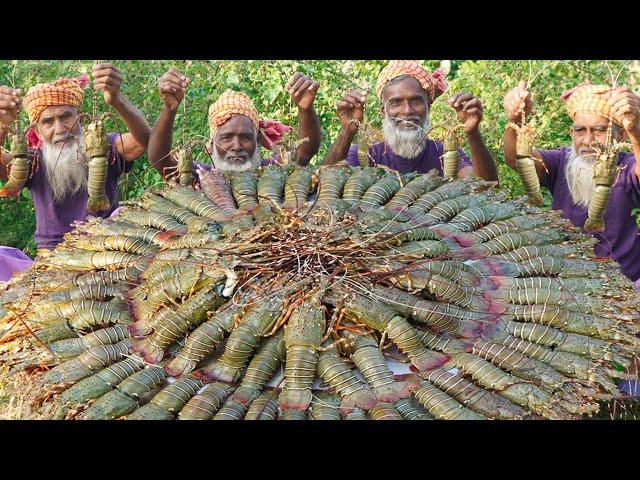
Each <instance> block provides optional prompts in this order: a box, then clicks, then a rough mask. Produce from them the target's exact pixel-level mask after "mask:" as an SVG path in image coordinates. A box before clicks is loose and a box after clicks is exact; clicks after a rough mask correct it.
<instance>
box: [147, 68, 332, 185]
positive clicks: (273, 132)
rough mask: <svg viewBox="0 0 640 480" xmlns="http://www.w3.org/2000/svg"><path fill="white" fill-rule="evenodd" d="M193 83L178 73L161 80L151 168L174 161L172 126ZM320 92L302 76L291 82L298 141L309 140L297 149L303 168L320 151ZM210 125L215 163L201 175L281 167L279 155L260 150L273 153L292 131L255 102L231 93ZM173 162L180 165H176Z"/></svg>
mask: <svg viewBox="0 0 640 480" xmlns="http://www.w3.org/2000/svg"><path fill="white" fill-rule="evenodd" d="M189 82H190V80H189V78H188V77H186V76H184V75H182V74H181V73H180V72H179V71H178V70H177V69H175V68H171V69H170V70H169V71H168V72H166V73H165V74H164V75H162V76H161V77H160V79H159V81H158V89H159V91H160V96H161V97H162V103H163V108H162V110H161V111H160V115H159V116H158V119H157V120H156V123H155V124H154V126H153V129H152V132H151V137H150V139H149V162H150V163H152V164H156V163H157V162H160V161H162V160H163V159H172V155H171V147H172V138H173V124H174V121H175V116H176V113H177V110H178V106H179V105H180V103H181V102H182V100H183V99H184V95H185V91H186V89H187V86H188V85H189ZM318 87H319V84H318V82H315V81H314V80H312V79H311V78H309V77H308V76H307V75H304V74H302V73H300V72H297V73H295V74H294V75H293V76H292V77H291V79H290V80H289V82H288V83H287V91H288V92H289V94H290V95H291V100H292V101H293V103H294V104H295V105H297V107H298V119H299V126H298V136H299V138H301V139H302V138H307V141H305V142H303V143H302V144H301V145H300V146H299V147H298V149H297V158H298V162H299V163H300V164H301V165H306V164H308V163H309V161H310V160H311V158H312V157H313V156H314V155H315V154H316V153H317V152H318V149H319V147H320V134H321V132H320V121H319V120H318V116H317V114H316V112H315V109H314V107H313V102H314V100H315V97H316V93H317V91H318ZM207 120H208V122H209V132H210V142H209V145H208V147H210V153H209V154H210V156H211V162H212V164H197V165H196V167H197V170H200V169H202V170H209V169H211V168H212V167H213V168H215V169H217V170H221V171H235V172H242V171H246V170H251V169H256V168H258V167H260V166H261V165H268V164H272V163H278V162H279V159H278V157H277V155H272V156H271V157H270V158H265V159H263V158H262V156H261V149H260V147H261V146H262V147H265V148H266V149H268V150H271V149H272V148H273V146H274V145H275V143H277V142H278V141H280V140H281V139H282V137H283V134H284V133H285V132H287V131H288V130H290V129H291V128H290V127H288V126H286V125H283V124H281V123H279V122H277V121H274V120H265V119H262V118H260V114H259V113H258V111H257V109H256V108H255V105H254V104H253V102H252V101H251V99H250V98H249V97H248V96H247V95H245V94H244V93H242V92H236V91H233V90H226V91H225V92H223V93H222V94H221V95H220V96H219V97H218V99H217V100H216V101H215V102H214V103H213V104H211V105H210V106H209V111H208V115H207ZM171 161H172V162H174V163H175V160H173V159H172V160H171Z"/></svg>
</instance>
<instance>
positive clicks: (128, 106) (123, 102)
mask: <svg viewBox="0 0 640 480" xmlns="http://www.w3.org/2000/svg"><path fill="white" fill-rule="evenodd" d="M92 74H93V88H95V89H96V90H101V91H102V92H103V94H104V101H105V103H106V104H107V105H109V106H111V107H112V108H113V109H114V110H115V111H116V112H117V113H118V115H120V118H122V120H123V121H124V123H125V124H126V126H127V130H128V132H127V133H123V134H122V135H121V136H120V137H119V138H117V139H116V149H117V150H118V153H119V154H120V155H122V156H123V157H124V159H125V161H127V162H132V161H134V160H136V159H137V158H140V157H141V156H142V155H143V154H144V152H145V151H146V150H147V144H148V143H149V135H150V133H151V127H149V122H148V121H147V119H146V117H145V116H144V115H143V114H142V112H141V111H140V110H138V109H137V108H136V107H134V106H133V104H132V103H131V102H130V101H129V100H128V99H127V98H126V97H125V96H124V95H123V94H122V92H121V91H120V87H121V85H122V74H121V73H120V70H119V69H118V68H117V67H115V66H113V65H111V64H110V63H99V64H96V65H94V66H93V72H92Z"/></svg>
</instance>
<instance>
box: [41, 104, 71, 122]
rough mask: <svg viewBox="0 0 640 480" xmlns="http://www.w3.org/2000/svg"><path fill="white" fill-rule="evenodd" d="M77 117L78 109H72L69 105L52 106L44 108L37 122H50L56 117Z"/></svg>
mask: <svg viewBox="0 0 640 480" xmlns="http://www.w3.org/2000/svg"><path fill="white" fill-rule="evenodd" d="M69 114H71V115H77V114H78V109H77V108H76V107H72V106H71V105H53V106H51V107H47V108H45V109H44V110H43V111H42V113H41V114H40V119H39V120H38V121H40V122H41V121H44V120H52V119H55V118H56V117H62V116H64V115H69Z"/></svg>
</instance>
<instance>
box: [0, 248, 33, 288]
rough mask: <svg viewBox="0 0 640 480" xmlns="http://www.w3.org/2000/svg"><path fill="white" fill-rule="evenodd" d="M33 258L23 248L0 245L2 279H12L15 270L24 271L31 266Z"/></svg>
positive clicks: (0, 279)
mask: <svg viewBox="0 0 640 480" xmlns="http://www.w3.org/2000/svg"><path fill="white" fill-rule="evenodd" d="M32 263H33V260H31V259H30V258H29V257H28V256H27V255H26V254H25V253H24V252H23V251H22V250H18V249H17V248H12V247H0V281H3V282H6V281H7V280H9V279H11V275H13V274H14V273H15V272H22V271H23V270H26V269H27V268H29V267H30V266H31V264H32Z"/></svg>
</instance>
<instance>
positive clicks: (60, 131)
mask: <svg viewBox="0 0 640 480" xmlns="http://www.w3.org/2000/svg"><path fill="white" fill-rule="evenodd" d="M36 132H37V134H38V137H40V139H41V140H43V141H44V142H47V143H49V144H52V145H54V146H61V145H62V144H63V143H64V142H65V140H67V137H68V136H74V135H75V136H77V135H78V134H79V133H80V119H79V116H78V109H77V108H75V107H71V106H69V105H58V106H54V107H47V108H46V109H45V110H44V111H43V112H42V114H41V115H40V118H39V119H38V121H37V123H36Z"/></svg>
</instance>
